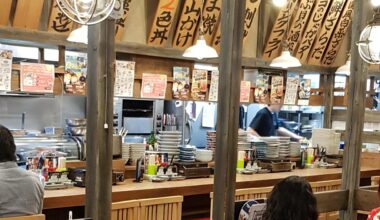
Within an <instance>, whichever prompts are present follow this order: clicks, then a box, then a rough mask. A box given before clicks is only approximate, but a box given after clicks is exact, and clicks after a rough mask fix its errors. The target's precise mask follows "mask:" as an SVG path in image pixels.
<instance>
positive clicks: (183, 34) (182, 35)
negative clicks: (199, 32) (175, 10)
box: [173, 0, 202, 48]
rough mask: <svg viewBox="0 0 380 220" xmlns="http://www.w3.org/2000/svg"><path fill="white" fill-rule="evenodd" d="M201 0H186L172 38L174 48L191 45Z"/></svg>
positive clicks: (199, 12)
mask: <svg viewBox="0 0 380 220" xmlns="http://www.w3.org/2000/svg"><path fill="white" fill-rule="evenodd" d="M201 7H202V0H186V1H185V4H184V5H183V8H182V13H181V17H180V19H179V21H178V25H177V31H176V33H175V36H174V39H173V47H174V48H186V47H189V46H191V45H192V43H193V39H194V35H195V33H196V29H197V26H198V19H199V16H200V14H201Z"/></svg>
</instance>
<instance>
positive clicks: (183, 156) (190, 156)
mask: <svg viewBox="0 0 380 220" xmlns="http://www.w3.org/2000/svg"><path fill="white" fill-rule="evenodd" d="M179 149H180V153H179V159H180V161H183V162H195V151H196V150H197V148H196V147H195V146H191V145H186V146H185V147H182V146H181V147H180V148H179Z"/></svg>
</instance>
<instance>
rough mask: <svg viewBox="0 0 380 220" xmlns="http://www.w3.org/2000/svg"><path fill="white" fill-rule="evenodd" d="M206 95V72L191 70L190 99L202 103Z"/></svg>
mask: <svg viewBox="0 0 380 220" xmlns="http://www.w3.org/2000/svg"><path fill="white" fill-rule="evenodd" d="M206 95H207V70H193V80H192V82H191V97H192V98H193V99H194V100H199V101H204V100H206Z"/></svg>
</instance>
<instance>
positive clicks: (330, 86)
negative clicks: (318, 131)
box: [322, 72, 335, 128]
mask: <svg viewBox="0 0 380 220" xmlns="http://www.w3.org/2000/svg"><path fill="white" fill-rule="evenodd" d="M322 76H324V79H325V80H324V81H325V82H324V84H323V88H324V91H323V92H324V95H323V103H324V106H325V110H324V114H323V127H324V128H332V117H331V115H332V111H333V107H334V82H335V73H332V72H330V73H329V74H327V75H322Z"/></svg>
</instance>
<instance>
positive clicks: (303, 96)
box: [298, 79, 311, 105]
mask: <svg viewBox="0 0 380 220" xmlns="http://www.w3.org/2000/svg"><path fill="white" fill-rule="evenodd" d="M310 89H311V80H310V79H301V82H300V90H299V92H298V105H309V99H310V93H311V92H310Z"/></svg>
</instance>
